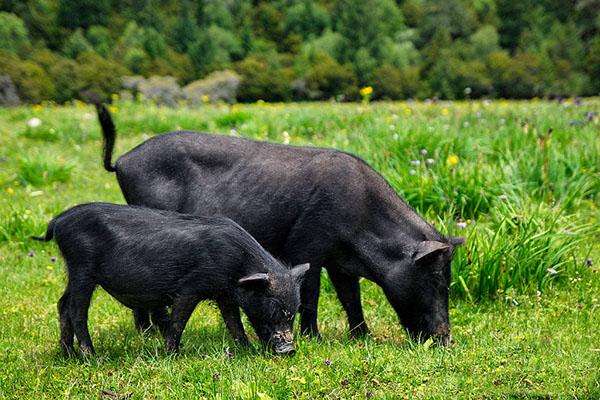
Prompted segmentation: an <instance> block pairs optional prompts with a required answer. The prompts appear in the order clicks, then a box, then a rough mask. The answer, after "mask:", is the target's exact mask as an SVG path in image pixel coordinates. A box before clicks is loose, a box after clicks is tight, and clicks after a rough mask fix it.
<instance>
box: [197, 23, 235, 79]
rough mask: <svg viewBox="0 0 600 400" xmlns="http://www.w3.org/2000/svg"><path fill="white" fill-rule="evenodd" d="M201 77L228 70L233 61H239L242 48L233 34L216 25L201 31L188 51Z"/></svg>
mask: <svg viewBox="0 0 600 400" xmlns="http://www.w3.org/2000/svg"><path fill="white" fill-rule="evenodd" d="M188 54H189V56H190V59H191V60H192V62H193V63H194V67H195V68H196V70H197V72H198V73H199V74H200V75H203V74H206V73H208V72H211V71H215V70H218V69H223V68H227V67H228V66H229V64H230V63H231V61H232V60H235V59H239V58H240V57H241V54H242V47H241V44H240V42H239V41H238V39H237V38H236V37H235V35H234V34H233V33H232V32H229V31H227V30H225V29H223V28H220V27H218V26H216V25H213V26H211V27H210V28H208V30H206V31H199V32H198V33H197V36H196V39H195V40H194V42H193V43H192V44H191V45H190V49H189V51H188Z"/></svg>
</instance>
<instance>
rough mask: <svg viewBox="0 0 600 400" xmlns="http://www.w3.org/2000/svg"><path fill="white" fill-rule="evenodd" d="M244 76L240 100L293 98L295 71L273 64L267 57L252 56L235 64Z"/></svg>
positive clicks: (239, 95)
mask: <svg viewBox="0 0 600 400" xmlns="http://www.w3.org/2000/svg"><path fill="white" fill-rule="evenodd" d="M235 70H236V72H237V73H238V74H240V76H241V77H242V83H241V85H240V88H239V92H238V100H240V101H257V100H264V101H285V100H289V99H290V98H291V94H292V90H291V82H292V81H293V79H294V77H293V72H292V71H291V69H289V68H280V67H279V66H278V65H273V64H272V63H270V62H269V60H267V59H266V58H263V57H259V56H250V57H247V58H246V59H244V60H243V61H240V62H238V63H237V64H236V65H235Z"/></svg>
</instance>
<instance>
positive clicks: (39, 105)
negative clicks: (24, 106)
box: [31, 104, 44, 111]
mask: <svg viewBox="0 0 600 400" xmlns="http://www.w3.org/2000/svg"><path fill="white" fill-rule="evenodd" d="M31 108H33V111H42V109H43V108H44V107H43V106H42V105H41V104H34V105H33V107H31Z"/></svg>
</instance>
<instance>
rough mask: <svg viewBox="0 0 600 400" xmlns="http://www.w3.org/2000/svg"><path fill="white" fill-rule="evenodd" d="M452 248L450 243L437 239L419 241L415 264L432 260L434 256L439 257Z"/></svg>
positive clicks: (414, 257)
mask: <svg viewBox="0 0 600 400" xmlns="http://www.w3.org/2000/svg"><path fill="white" fill-rule="evenodd" d="M449 248H450V245H448V244H446V243H442V242H437V241H435V240H425V241H423V242H419V244H417V246H416V248H415V254H414V255H413V260H414V261H415V264H422V263H425V262H427V261H428V260H431V259H432V258H433V257H437V256H438V255H440V254H442V253H443V252H445V251H446V250H448V249H449Z"/></svg>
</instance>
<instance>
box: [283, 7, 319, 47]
mask: <svg viewBox="0 0 600 400" xmlns="http://www.w3.org/2000/svg"><path fill="white" fill-rule="evenodd" d="M330 25H331V20H330V17H329V14H328V13H327V10H326V9H325V8H324V7H322V6H320V5H319V4H317V3H315V2H314V1H313V0H300V1H297V2H295V4H293V5H292V6H291V7H290V8H289V9H288V10H287V13H286V18H285V22H284V30H285V32H286V34H287V35H290V34H296V35H299V36H300V37H302V38H303V39H306V38H308V37H316V36H319V35H321V33H322V32H323V31H324V30H325V29H327V28H329V27H330Z"/></svg>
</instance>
